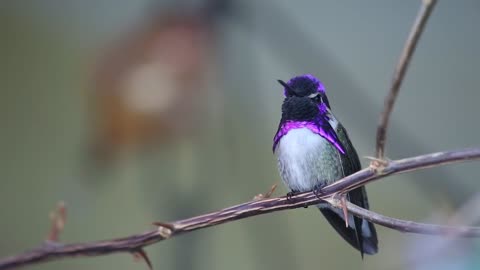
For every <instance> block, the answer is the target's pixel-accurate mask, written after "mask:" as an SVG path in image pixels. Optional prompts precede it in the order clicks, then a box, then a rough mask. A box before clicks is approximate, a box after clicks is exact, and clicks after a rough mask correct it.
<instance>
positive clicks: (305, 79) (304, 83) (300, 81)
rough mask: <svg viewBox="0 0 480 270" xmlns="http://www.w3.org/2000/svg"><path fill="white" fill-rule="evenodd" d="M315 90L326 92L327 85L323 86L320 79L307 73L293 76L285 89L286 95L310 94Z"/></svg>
mask: <svg viewBox="0 0 480 270" xmlns="http://www.w3.org/2000/svg"><path fill="white" fill-rule="evenodd" d="M281 83H282V82H281ZM282 84H283V83H282ZM315 92H320V93H322V94H325V86H323V84H322V82H321V81H320V80H319V79H317V78H315V77H314V76H313V75H311V74H305V75H300V76H296V77H293V78H291V79H290V80H289V81H288V82H287V83H286V84H285V85H284V90H283V94H284V95H285V97H289V96H308V95H310V94H313V93H315Z"/></svg>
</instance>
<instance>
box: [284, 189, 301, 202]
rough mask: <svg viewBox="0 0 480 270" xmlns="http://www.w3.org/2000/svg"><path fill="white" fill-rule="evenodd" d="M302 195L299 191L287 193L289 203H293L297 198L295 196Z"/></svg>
mask: <svg viewBox="0 0 480 270" xmlns="http://www.w3.org/2000/svg"><path fill="white" fill-rule="evenodd" d="M298 193H300V191H298V190H291V191H290V192H288V193H287V201H288V202H292V201H293V200H292V197H293V196H295V194H298Z"/></svg>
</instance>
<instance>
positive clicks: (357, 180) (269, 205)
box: [0, 148, 480, 270]
mask: <svg viewBox="0 0 480 270" xmlns="http://www.w3.org/2000/svg"><path fill="white" fill-rule="evenodd" d="M476 159H480V148H470V149H465V150H459V151H448V152H438V153H432V154H427V155H422V156H416V157H411V158H405V159H400V160H395V161H391V162H388V163H381V162H375V161H374V162H372V164H371V165H370V166H369V167H368V168H365V169H363V170H361V171H359V172H357V173H355V174H352V175H349V176H347V177H345V178H343V179H342V180H339V181H338V182H335V183H333V184H331V185H329V186H327V187H325V188H323V189H322V194H323V196H321V197H320V198H318V197H316V196H315V194H313V193H312V192H304V193H300V194H298V195H295V196H292V198H291V199H290V200H287V198H286V197H285V196H283V197H278V198H271V199H264V200H253V201H249V202H246V203H243V204H239V205H236V206H232V207H229V208H225V209H223V210H220V211H217V212H212V213H209V214H205V215H201V216H196V217H192V218H188V219H183V220H179V221H174V222H170V223H161V222H157V223H155V224H156V225H157V226H158V228H157V229H156V230H151V231H147V232H144V233H140V234H136V235H132V236H128V237H124V238H118V239H112V240H104V241H96V242H88V243H77V244H58V245H53V246H52V245H44V246H42V247H39V248H37V249H34V250H32V251H27V252H25V253H22V254H19V255H16V256H12V257H9V258H5V259H3V260H0V270H5V269H11V268H14V267H20V266H25V265H29V264H33V263H37V262H46V261H50V260H58V259H60V258H65V257H79V256H84V257H85V256H100V255H107V254H111V253H116V252H128V253H138V252H139V251H141V250H143V248H144V247H146V246H149V245H151V244H154V243H156V242H159V241H162V240H165V239H168V238H172V237H174V236H176V235H179V234H183V233H188V232H191V231H195V230H199V229H203V228H207V227H212V226H215V225H219V224H223V223H227V222H232V221H235V220H239V219H244V218H248V217H252V216H257V215H262V214H266V213H271V212H276V211H281V210H287V209H294V208H300V207H304V206H307V205H314V204H318V203H321V202H323V201H324V200H325V201H327V202H330V203H332V205H333V206H336V205H337V204H336V202H335V201H334V196H335V195H336V194H338V193H345V192H348V191H349V190H352V189H354V188H357V187H359V186H362V185H365V184H367V183H369V182H373V181H375V180H377V179H381V178H384V177H386V176H388V175H392V174H399V173H404V172H409V171H414V170H420V169H425V168H429V167H436V166H440V165H446V164H450V163H457V162H461V161H466V160H476ZM347 207H348V209H349V210H350V211H351V212H352V213H353V214H355V215H358V216H361V217H363V218H366V219H368V220H370V221H372V222H374V223H377V224H379V225H382V226H385V227H389V228H392V229H395V230H399V231H402V232H413V233H423V234H445V233H450V232H457V233H459V234H461V235H466V236H480V228H473V227H447V226H439V225H432V224H421V223H415V222H411V221H402V220H399V219H393V218H389V217H385V216H382V215H379V214H376V213H374V212H371V211H367V210H365V209H361V208H359V207H356V206H354V205H351V204H347Z"/></svg>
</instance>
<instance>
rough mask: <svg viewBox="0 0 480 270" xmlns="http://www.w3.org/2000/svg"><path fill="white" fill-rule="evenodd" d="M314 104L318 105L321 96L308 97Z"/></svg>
mask: <svg viewBox="0 0 480 270" xmlns="http://www.w3.org/2000/svg"><path fill="white" fill-rule="evenodd" d="M310 99H312V101H314V102H315V103H320V102H321V101H322V96H321V95H320V94H316V95H312V96H311V97H310Z"/></svg>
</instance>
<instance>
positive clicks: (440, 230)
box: [325, 198, 480, 237]
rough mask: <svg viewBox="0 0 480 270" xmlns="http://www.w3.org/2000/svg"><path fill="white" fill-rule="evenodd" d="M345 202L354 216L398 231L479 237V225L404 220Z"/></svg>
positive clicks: (330, 200)
mask: <svg viewBox="0 0 480 270" xmlns="http://www.w3.org/2000/svg"><path fill="white" fill-rule="evenodd" d="M325 201H327V202H328V203H330V204H331V205H332V206H334V207H336V208H339V209H342V207H343V205H342V202H340V201H339V200H338V199H335V198H327V199H325ZM346 204H347V205H346V207H347V209H348V211H349V212H350V213H352V214H354V215H355V216H358V217H361V218H364V219H366V220H368V221H371V222H373V223H375V224H378V225H382V226H384V227H387V228H390V229H394V230H397V231H400V232H407V233H418V234H430V235H446V236H450V235H454V236H456V237H458V236H463V237H480V227H454V226H443V225H435V224H427V223H419V222H414V221H406V220H401V219H396V218H392V217H387V216H384V215H381V214H378V213H375V212H372V211H370V210H367V209H364V208H361V207H359V206H356V205H355V204H352V203H350V202H346Z"/></svg>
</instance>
